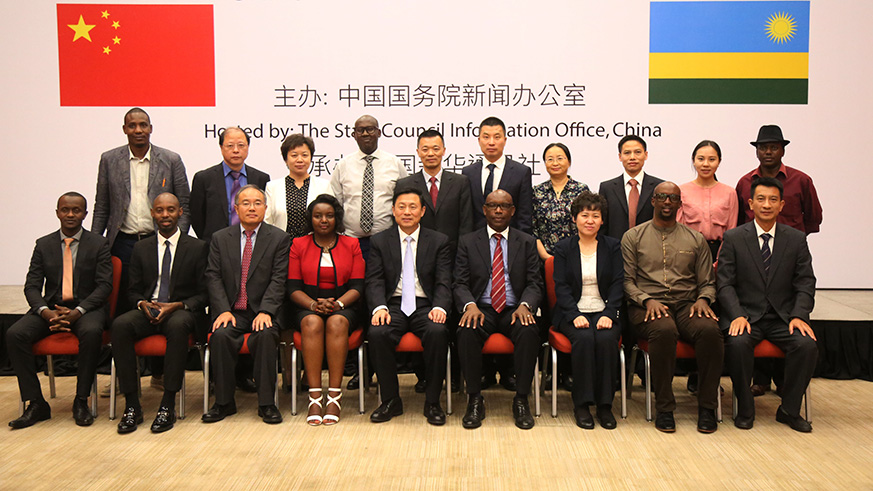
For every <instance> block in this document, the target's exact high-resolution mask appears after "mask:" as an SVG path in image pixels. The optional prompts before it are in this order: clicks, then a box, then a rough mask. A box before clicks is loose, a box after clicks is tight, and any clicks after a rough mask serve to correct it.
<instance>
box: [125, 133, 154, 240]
mask: <svg viewBox="0 0 873 491" xmlns="http://www.w3.org/2000/svg"><path fill="white" fill-rule="evenodd" d="M128 152H130V204H129V205H128V207H127V213H126V214H125V215H124V219H123V220H122V221H121V228H120V229H119V230H121V231H122V232H124V233H126V234H142V233H148V232H152V231H153V230H154V229H155V226H154V222H153V221H152V214H151V209H152V206H151V203H149V167H150V166H151V160H152V147H151V145H149V150H148V152H146V154H145V156H144V157H143V158H142V159H140V158H139V157H135V156H134V155H133V152H132V151H131V150H130V147H128Z"/></svg>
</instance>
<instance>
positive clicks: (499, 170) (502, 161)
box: [482, 155, 518, 206]
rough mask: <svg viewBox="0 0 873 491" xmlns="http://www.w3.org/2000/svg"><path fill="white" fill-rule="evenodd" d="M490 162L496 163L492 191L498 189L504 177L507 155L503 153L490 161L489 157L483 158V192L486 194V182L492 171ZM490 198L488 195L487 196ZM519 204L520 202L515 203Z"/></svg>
mask: <svg viewBox="0 0 873 491" xmlns="http://www.w3.org/2000/svg"><path fill="white" fill-rule="evenodd" d="M490 164H494V182H493V183H492V184H491V191H497V189H498V188H499V187H500V178H501V177H503V169H504V168H506V155H501V156H500V158H499V159H497V160H496V161H494V162H489V161H488V159H486V158H482V194H485V182H486V181H487V180H488V174H489V173H490V172H491V170H490V169H488V166H489V165H490ZM485 199H488V196H485ZM515 205H516V206H518V203H515Z"/></svg>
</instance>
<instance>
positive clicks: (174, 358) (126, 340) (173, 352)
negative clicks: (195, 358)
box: [110, 309, 197, 394]
mask: <svg viewBox="0 0 873 491" xmlns="http://www.w3.org/2000/svg"><path fill="white" fill-rule="evenodd" d="M196 324H197V319H196V316H195V314H194V313H192V312H188V311H187V310H182V309H179V310H177V311H175V312H173V313H172V314H170V316H169V317H168V318H167V319H166V320H165V321H164V322H162V323H160V324H152V323H151V322H149V320H148V318H146V316H145V314H144V313H142V312H141V311H139V310H131V311H130V312H127V313H125V314H123V315H121V316H119V317H117V318H116V319H115V320H114V321H113V322H112V329H110V334H111V335H112V356H113V357H114V358H115V366H116V368H117V373H118V383H119V384H120V387H121V392H122V393H123V394H130V393H132V392H136V391H137V390H138V385H137V383H136V352H135V350H134V345H135V343H136V342H137V341H139V340H140V339H143V338H146V337H148V336H152V335H154V334H163V335H164V336H166V338H167V351H166V354H165V355H164V390H165V391H166V392H173V393H175V392H179V391H180V390H181V389H182V378H183V377H184V376H185V361H186V359H187V357H188V336H189V335H190V334H191V333H193V332H194V326H195V325H196Z"/></svg>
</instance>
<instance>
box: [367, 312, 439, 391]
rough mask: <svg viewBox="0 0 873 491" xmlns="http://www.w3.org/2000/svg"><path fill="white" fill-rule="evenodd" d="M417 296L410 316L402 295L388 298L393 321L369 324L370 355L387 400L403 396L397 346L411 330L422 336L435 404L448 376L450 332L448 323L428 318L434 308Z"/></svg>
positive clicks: (430, 389)
mask: <svg viewBox="0 0 873 491" xmlns="http://www.w3.org/2000/svg"><path fill="white" fill-rule="evenodd" d="M415 300H416V302H415V303H416V309H415V312H413V313H412V315H410V316H407V315H406V314H404V313H403V311H402V310H400V297H393V298H391V299H390V300H388V313H389V314H390V315H391V322H390V323H389V324H387V325H382V326H372V325H371V326H369V332H368V333H367V340H368V342H369V344H370V359H371V360H372V362H373V367H374V368H375V369H376V377H378V379H379V388H380V389H381V390H382V400H383V401H387V400H390V399H393V398H395V397H398V396H399V391H400V388H399V386H398V383H397V359H396V357H395V351H394V350H395V349H396V348H397V344H398V343H400V338H402V337H403V335H404V334H406V333H407V332H411V333H413V334H415V335H416V336H418V337H419V338H421V345H422V347H423V348H424V377H425V380H426V381H427V386H426V388H425V391H424V393H425V403H426V404H435V403H439V401H440V391H441V390H442V387H443V380H445V378H446V350H447V349H448V347H449V332H448V329H447V328H446V325H445V324H437V323H436V322H433V321H432V320H430V319H429V318H428V314H429V313H430V311H431V308H432V307H431V304H430V301H429V300H428V299H426V298H416V299H415Z"/></svg>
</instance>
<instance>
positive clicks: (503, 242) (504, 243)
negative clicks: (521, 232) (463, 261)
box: [465, 186, 518, 307]
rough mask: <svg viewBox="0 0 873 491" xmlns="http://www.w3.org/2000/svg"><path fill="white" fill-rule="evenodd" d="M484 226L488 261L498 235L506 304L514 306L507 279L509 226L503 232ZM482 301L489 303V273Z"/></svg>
mask: <svg viewBox="0 0 873 491" xmlns="http://www.w3.org/2000/svg"><path fill="white" fill-rule="evenodd" d="M494 189H497V187H496V186H495V188H494ZM485 228H486V229H488V248H489V250H490V251H491V254H490V255H489V256H488V262H493V261H494V248H495V247H497V239H495V238H494V234H499V235H500V247H501V248H502V249H503V277H504V278H505V281H504V284H505V285H506V306H507V307H515V306H516V305H517V300H518V299H517V298H515V292H514V291H512V282H511V281H509V227H507V228H505V229H503V232H498V231H496V230H494V229H493V228H491V227H490V226H487V225H486V227H485ZM482 302H484V303H487V304H488V305H491V276H490V275H489V276H488V285H486V286H485V291H484V292H482ZM465 307H466V306H465Z"/></svg>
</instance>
